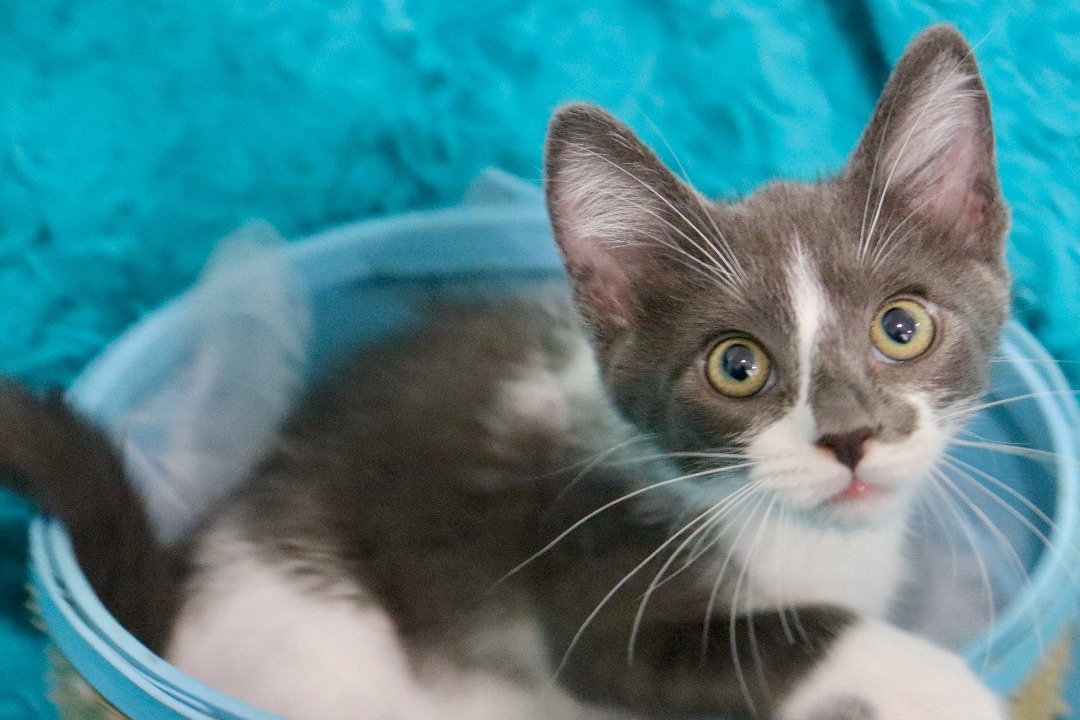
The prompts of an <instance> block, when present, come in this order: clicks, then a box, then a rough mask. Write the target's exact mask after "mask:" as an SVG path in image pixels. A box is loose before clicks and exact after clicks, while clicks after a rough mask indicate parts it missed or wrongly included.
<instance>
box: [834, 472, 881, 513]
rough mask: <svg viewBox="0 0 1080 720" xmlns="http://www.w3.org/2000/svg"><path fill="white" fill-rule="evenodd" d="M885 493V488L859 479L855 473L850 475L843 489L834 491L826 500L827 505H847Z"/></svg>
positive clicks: (872, 498)
mask: <svg viewBox="0 0 1080 720" xmlns="http://www.w3.org/2000/svg"><path fill="white" fill-rule="evenodd" d="M884 494H885V488H883V487H881V486H880V485H875V484H874V483H869V482H866V481H865V480H862V479H860V478H859V477H858V476H856V475H852V476H851V481H850V482H849V483H848V484H847V485H846V486H845V487H844V489H843V490H841V491H840V492H838V493H836V494H835V495H833V496H832V497H830V498H829V499H828V500H826V501H825V502H826V504H827V505H833V506H835V505H848V504H853V503H860V502H865V501H868V500H874V499H876V498H879V497H881V496H882V495H884Z"/></svg>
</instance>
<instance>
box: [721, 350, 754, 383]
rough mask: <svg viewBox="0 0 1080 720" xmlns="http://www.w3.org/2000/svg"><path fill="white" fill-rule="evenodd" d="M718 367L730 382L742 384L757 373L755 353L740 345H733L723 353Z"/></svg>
mask: <svg viewBox="0 0 1080 720" xmlns="http://www.w3.org/2000/svg"><path fill="white" fill-rule="evenodd" d="M720 365H721V367H722V368H723V370H724V374H726V375H727V376H728V377H729V378H731V379H732V380H736V381H738V382H743V381H745V380H746V379H747V378H749V377H752V376H753V375H755V374H756V373H757V371H758V369H759V368H758V363H757V353H755V352H754V351H753V350H752V349H751V348H749V347H747V346H746V345H742V344H735V345H732V346H731V347H729V348H728V349H727V350H725V351H724V355H723V357H722V358H721V359H720Z"/></svg>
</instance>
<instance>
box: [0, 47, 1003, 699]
mask: <svg viewBox="0 0 1080 720" xmlns="http://www.w3.org/2000/svg"><path fill="white" fill-rule="evenodd" d="M546 168H547V178H546V188H547V198H548V204H549V210H550V214H551V218H552V223H553V227H554V231H555V237H556V239H557V241H558V243H559V247H560V248H561V251H562V253H563V256H564V258H565V262H566V266H567V269H568V270H569V274H570V276H571V278H572V285H573V291H574V296H575V298H576V306H577V309H578V310H579V311H580V316H581V318H583V319H584V323H583V324H582V323H581V322H579V318H578V317H577V315H575V314H574V313H573V312H572V310H571V309H570V308H569V306H568V305H567V306H566V308H565V309H564V310H558V309H554V310H553V309H552V307H551V305H550V304H545V303H539V302H537V303H529V302H527V301H520V302H516V301H515V302H509V301H500V302H491V303H483V302H477V303H476V304H473V305H459V306H452V307H443V308H441V309H438V310H435V311H433V315H432V318H431V320H430V322H428V323H426V324H425V325H424V326H423V327H422V328H420V329H417V330H414V331H412V332H410V333H408V334H407V335H405V336H403V337H400V338H398V339H396V340H395V341H393V342H390V343H384V344H382V345H379V346H377V347H375V348H372V349H370V350H368V351H367V352H365V354H364V355H363V356H362V357H360V358H359V359H357V360H356V361H355V362H354V363H353V364H351V365H350V366H349V367H348V368H347V369H346V370H345V371H344V372H342V373H340V374H339V375H336V376H335V377H333V378H332V379H330V380H329V381H327V382H326V383H324V384H323V385H322V386H321V387H319V388H318V389H316V390H315V391H314V392H313V393H312V395H311V397H310V398H309V400H308V401H307V402H306V404H305V406H304V407H303V408H302V409H301V410H300V411H299V412H298V413H297V415H296V416H295V418H294V419H293V421H292V422H291V424H290V425H289V427H288V428H287V429H286V431H285V432H284V434H283V436H282V437H281V439H280V441H279V442H278V443H277V446H276V449H275V450H274V451H273V452H272V453H271V454H270V456H269V457H268V458H267V459H266V460H265V462H263V463H262V465H261V466H260V467H259V468H258V470H257V471H256V472H255V474H254V476H253V477H252V478H251V479H250V481H249V482H248V483H247V484H246V485H245V486H244V487H243V488H242V489H241V490H239V491H238V492H237V493H235V494H234V495H233V496H231V497H230V498H229V499H228V500H227V501H226V502H224V503H222V504H221V505H220V506H219V507H217V508H216V510H215V511H214V512H212V513H211V515H210V517H209V518H208V519H207V520H206V521H205V523H204V524H203V526H202V527H201V528H199V529H198V531H197V532H195V533H194V534H193V535H192V536H191V537H190V538H189V539H188V540H187V541H186V542H185V543H184V544H182V546H181V547H180V549H178V550H170V549H166V548H163V547H160V546H159V545H158V544H157V543H156V542H155V540H154V537H153V533H152V532H151V530H150V528H149V523H148V521H147V520H146V516H145V514H144V512H143V510H142V507H141V506H140V504H139V501H138V499H137V498H136V497H135V495H134V493H133V492H132V491H131V490H130V489H129V487H128V485H127V484H126V483H125V480H124V477H123V470H122V461H121V460H120V458H119V457H118V456H117V455H116V453H115V452H114V451H113V449H112V447H111V446H110V444H109V443H108V441H107V440H106V439H105V437H104V435H103V434H101V433H100V432H99V431H98V430H96V429H94V428H92V427H90V426H88V425H87V424H86V423H84V422H82V421H81V420H79V419H78V418H77V417H75V416H74V415H73V414H72V413H71V412H70V411H69V410H68V409H67V408H66V407H65V406H64V405H63V403H62V402H60V401H59V400H57V399H55V398H53V399H51V400H44V401H43V400H39V399H37V398H36V397H34V396H32V395H30V394H27V393H25V392H23V391H21V390H19V389H17V388H16V387H14V386H10V385H9V386H8V387H6V388H5V389H4V390H3V393H2V394H0V464H2V465H3V466H5V467H7V468H9V469H11V470H15V471H17V472H16V473H15V475H14V482H15V484H16V486H17V487H18V488H21V489H22V490H23V491H25V492H27V493H28V494H30V495H31V496H33V497H34V498H36V499H37V500H38V502H39V503H41V505H42V506H43V507H44V508H45V509H46V510H48V511H50V512H52V513H54V514H56V515H58V516H59V517H60V518H61V519H63V520H64V521H65V522H66V523H67V524H68V526H69V529H70V530H71V533H72V536H73V539H74V543H75V548H76V552H77V554H78V557H79V559H80V562H81V563H82V566H83V568H84V569H85V570H86V572H87V574H88V576H89V578H90V580H91V582H92V584H93V586H94V587H95V589H96V590H97V592H98V593H99V594H100V595H101V597H102V599H103V600H104V601H105V603H106V604H107V606H108V607H109V608H110V609H111V610H112V612H113V613H114V614H116V616H117V617H118V619H119V620H120V621H121V622H122V623H123V624H124V625H125V626H126V627H128V628H129V629H130V630H132V632H134V633H135V634H136V635H137V636H138V637H139V638H140V639H141V640H143V642H145V643H146V644H147V645H148V646H149V647H151V648H152V649H154V650H155V651H157V652H159V653H161V654H163V655H164V656H165V657H166V658H168V659H169V660H171V661H172V662H173V663H174V664H175V665H177V666H178V667H180V668H181V669H182V670H185V671H187V672H188V673H190V674H191V675H193V676H194V677H196V678H198V679H200V680H203V681H205V682H206V683H208V684H210V685H213V686H215V687H217V688H220V689H222V690H224V691H227V692H229V693H231V694H233V695H235V696H237V697H239V698H241V699H244V700H246V701H248V702H250V703H253V704H255V705H257V706H260V707H263V708H266V709H269V710H272V711H274V712H277V713H280V714H281V715H284V716H286V717H291V718H295V719H296V720H316V719H329V718H333V719H337V718H357V719H374V718H379V719H383V718H395V719H401V720H421V719H424V720H427V719H432V720H434V719H436V718H466V719H470V720H489V719H490V720H525V719H539V718H551V719H556V720H559V719H567V720H569V719H581V720H584V719H586V718H621V719H629V718H645V717H655V716H666V717H670V716H678V717H690V716H702V717H704V716H710V715H718V714H725V713H726V714H735V715H740V716H748V717H754V718H780V719H783V720H830V719H831V720H841V719H846V720H855V719H859V720H871V719H873V720H931V719H934V720H936V719H939V718H949V719H950V720H997V719H999V718H1003V717H1004V711H1003V710H1002V709H1001V707H1000V705H999V703H998V701H997V700H996V699H995V698H994V696H993V695H992V694H991V693H990V692H989V691H988V690H987V689H986V688H985V687H984V686H983V685H982V684H981V683H980V682H979V681H978V680H977V678H976V677H975V676H974V675H973V674H972V673H971V672H970V671H969V670H968V669H967V668H966V667H965V665H964V663H963V662H962V661H961V660H960V659H959V658H957V657H956V656H954V655H952V654H950V653H948V652H946V651H944V650H941V649H939V648H937V647H935V646H934V645H933V644H931V643H930V642H927V641H925V640H922V639H919V638H916V637H914V636H911V635H910V634H907V633H905V632H903V631H901V630H899V629H897V628H895V627H893V626H891V625H889V624H888V623H887V622H886V621H884V620H883V619H882V618H884V617H885V616H886V614H887V611H888V609H889V606H890V602H891V601H892V599H893V597H894V595H895V593H896V591H897V587H898V585H899V583H900V582H901V580H902V579H903V577H904V573H905V570H906V569H905V567H904V547H905V532H906V527H907V522H908V516H909V512H910V509H911V505H912V502H913V498H914V497H915V495H916V493H917V492H918V491H919V488H920V486H921V485H922V484H923V482H924V480H925V479H926V478H927V476H928V475H929V474H930V473H931V472H932V469H933V468H934V467H935V463H936V462H937V461H938V460H939V459H940V457H941V454H942V452H943V448H944V446H945V444H946V443H947V442H948V440H949V438H950V437H951V435H952V433H953V432H955V430H956V429H957V427H958V424H959V423H960V422H961V421H962V420H963V418H964V416H965V413H966V412H967V411H968V410H969V409H970V407H971V406H972V405H973V401H974V400H975V399H976V398H977V397H978V396H979V395H980V393H981V392H982V391H983V390H984V388H985V386H986V383H987V375H988V364H989V360H990V357H991V355H992V353H993V352H994V349H995V346H996V343H997V340H998V334H999V331H1000V328H1001V326H1002V323H1003V321H1004V318H1005V313H1006V304H1007V297H1008V275H1007V271H1006V268H1005V266H1004V263H1003V243H1004V235H1005V231H1006V226H1007V213H1006V209H1005V205H1004V202H1003V200H1002V197H1001V194H1000V191H999V187H998V181H997V178H996V171H995V163H994V147H993V134H992V129H991V123H990V111H989V105H988V101H987V97H986V92H985V89H984V87H983V84H982V82H981V80H980V77H979V73H978V69H977V67H976V64H975V61H974V59H973V57H972V53H971V48H970V47H969V46H968V45H967V44H966V43H965V42H964V40H963V39H962V38H961V37H960V36H959V35H958V34H957V33H956V32H955V31H954V30H952V29H950V28H948V27H940V26H939V27H935V28H932V29H930V30H928V31H926V32H925V33H923V34H922V35H920V36H919V37H918V38H917V39H916V40H915V41H914V42H913V43H912V44H911V46H910V47H909V48H908V50H907V51H906V52H905V54H904V55H903V57H902V58H901V59H900V62H899V64H898V66H897V67H896V69H895V71H894V73H893V75H892V77H891V79H890V80H889V82H888V85H887V86H886V88H885V90H884V93H883V95H882V97H881V100H880V102H879V103H878V107H877V109H876V110H875V112H874V115H873V118H872V119H871V121H870V124H869V126H868V127H867V129H866V132H865V134H864V136H863V138H862V139H861V140H860V142H859V145H858V147H857V148H856V150H855V152H854V154H853V155H852V158H851V160H850V162H849V164H848V166H847V167H846V168H845V169H844V171H843V172H842V173H841V174H840V175H838V176H837V177H835V178H832V179H830V180H827V181H824V182H819V183H811V184H798V183H780V182H778V183H773V184H770V185H768V186H766V187H765V188H763V189H761V190H760V191H758V192H756V193H754V194H753V195H750V196H749V197H746V198H744V199H742V200H739V201H737V202H733V203H729V204H724V203H712V202H709V201H707V200H705V199H704V198H703V197H702V196H701V195H699V194H698V193H697V192H696V191H694V190H693V189H691V188H690V187H688V186H687V185H686V184H684V183H683V182H681V181H680V180H679V179H677V178H676V177H675V176H674V175H673V174H672V173H671V172H670V171H669V170H668V169H666V168H665V167H664V166H663V165H662V164H661V163H660V162H659V160H658V159H657V158H656V156H655V155H654V154H653V153H652V152H650V151H649V150H648V149H647V148H646V147H645V146H644V145H643V144H642V143H641V142H640V141H639V140H638V139H637V138H636V137H635V136H634V134H633V133H632V132H631V131H630V130H628V129H627V128H626V127H625V126H623V125H622V124H620V123H619V122H618V121H616V120H615V119H614V118H612V117H611V116H610V115H608V114H606V113H604V112H602V111H601V110H598V109H596V108H593V107H589V106H585V105H574V106H569V107H566V108H564V109H562V110H560V111H559V112H558V113H557V114H556V115H555V117H554V119H553V120H552V123H551V127H550V132H549V136H548V143H547V150H546ZM583 519H584V521H583V522H581V521H582V520H583Z"/></svg>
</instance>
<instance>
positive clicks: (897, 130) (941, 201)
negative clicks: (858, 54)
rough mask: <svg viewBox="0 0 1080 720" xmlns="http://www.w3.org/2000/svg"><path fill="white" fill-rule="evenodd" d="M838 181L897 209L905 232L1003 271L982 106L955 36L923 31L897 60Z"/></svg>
mask: <svg viewBox="0 0 1080 720" xmlns="http://www.w3.org/2000/svg"><path fill="white" fill-rule="evenodd" d="M846 173H847V174H848V175H849V176H850V177H854V178H856V179H857V180H858V181H859V182H860V183H861V184H864V185H867V186H868V187H869V196H870V197H871V199H872V200H873V202H874V203H880V202H881V200H880V198H883V197H888V198H889V199H890V200H891V199H893V198H897V199H899V200H900V202H901V203H902V204H903V205H904V206H905V207H903V213H904V215H905V216H907V215H910V217H912V218H913V220H914V221H913V222H912V223H911V224H912V225H914V224H916V223H917V222H923V223H927V224H929V225H932V226H934V227H936V228H937V229H939V230H940V231H943V232H944V233H945V234H946V235H947V236H950V237H952V238H954V239H955V240H957V241H959V242H958V243H957V245H956V247H959V248H963V249H964V251H966V252H969V253H971V254H973V255H974V256H976V257H979V258H980V259H984V260H986V261H988V262H991V263H1000V262H1001V260H1002V257H1003V252H1004V234H1005V229H1006V225H1007V222H1008V217H1007V211H1006V209H1005V201H1004V199H1003V198H1002V196H1001V190H1000V188H999V185H998V179H997V169H996V164H995V161H994V132H993V127H992V125H991V120H990V103H989V100H988V98H987V94H986V87H985V86H984V85H983V82H982V78H981V76H980V74H979V68H978V65H977V64H976V62H975V57H974V54H973V51H972V48H971V46H970V45H968V44H967V42H966V41H965V40H964V38H963V36H962V35H960V33H959V32H958V31H957V30H956V29H955V28H953V27H951V26H948V25H936V26H934V27H931V28H929V29H927V30H925V31H924V32H922V33H921V34H920V35H919V36H918V37H916V38H915V39H914V40H912V41H911V43H910V44H909V45H908V47H907V49H905V50H904V53H903V55H902V56H901V57H900V60H899V61H898V62H897V64H896V67H895V68H894V69H893V72H892V74H891V76H890V77H889V81H888V83H886V85H885V89H884V90H883V91H882V94H881V99H880V100H879V101H878V104H877V108H876V109H875V110H874V114H873V117H872V118H871V119H870V123H869V124H868V125H867V128H866V131H865V132H864V134H863V137H862V139H861V140H860V141H859V145H858V147H857V148H856V150H855V153H854V154H853V156H852V158H851V161H850V162H849V164H848V168H847V171H846ZM898 219H900V218H898Z"/></svg>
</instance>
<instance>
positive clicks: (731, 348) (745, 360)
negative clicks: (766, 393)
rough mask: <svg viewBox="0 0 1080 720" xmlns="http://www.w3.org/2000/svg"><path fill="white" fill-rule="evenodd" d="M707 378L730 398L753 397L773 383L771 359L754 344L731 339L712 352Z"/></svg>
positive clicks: (706, 371) (718, 390)
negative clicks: (770, 370) (770, 380)
mask: <svg viewBox="0 0 1080 720" xmlns="http://www.w3.org/2000/svg"><path fill="white" fill-rule="evenodd" d="M705 375H706V376H707V377H708V378H709V382H710V383H711V384H712V386H713V387H714V388H716V390H717V392H720V393H723V394H724V395H727V396H729V397H736V398H743V397H749V396H751V395H753V394H754V393H756V392H758V391H759V390H761V388H763V387H765V383H766V382H767V381H768V379H769V356H768V355H766V354H765V351H764V350H762V349H761V346H760V345H758V344H757V343H756V342H754V341H753V340H750V339H748V338H740V337H735V338H728V339H727V340H724V341H723V342H721V343H719V344H718V345H717V346H716V347H714V348H713V349H712V350H710V351H709V356H708V357H707V358H706V359H705Z"/></svg>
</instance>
